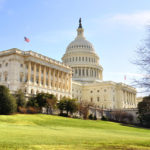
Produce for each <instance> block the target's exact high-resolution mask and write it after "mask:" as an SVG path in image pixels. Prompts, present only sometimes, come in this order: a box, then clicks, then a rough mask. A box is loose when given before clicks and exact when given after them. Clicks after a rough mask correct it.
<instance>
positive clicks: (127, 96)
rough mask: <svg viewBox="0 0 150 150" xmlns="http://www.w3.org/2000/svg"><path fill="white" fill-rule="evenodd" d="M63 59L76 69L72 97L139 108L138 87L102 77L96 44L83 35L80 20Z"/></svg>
mask: <svg viewBox="0 0 150 150" xmlns="http://www.w3.org/2000/svg"><path fill="white" fill-rule="evenodd" d="M62 61H63V62H64V63H66V64H67V65H69V66H70V67H71V68H72V70H73V78H72V80H73V82H72V97H73V98H76V99H78V100H79V101H80V100H84V101H90V102H93V103H94V104H95V105H96V106H97V107H98V108H103V109H128V108H136V107H137V103H136V90H135V88H133V87H131V86H128V85H125V84H123V83H115V82H112V81H103V68H102V66H101V65H100V64H99V57H98V55H97V54H96V52H95V50H94V47H93V45H92V44H91V43H90V42H89V41H87V40H86V39H85V37H84V29H83V28H82V25H81V22H80V24H79V28H78V29H77V37H76V38H75V40H74V41H72V42H71V43H70V44H69V45H68V47H67V49H66V53H65V54H64V55H63V57H62Z"/></svg>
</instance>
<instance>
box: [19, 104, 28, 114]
mask: <svg viewBox="0 0 150 150" xmlns="http://www.w3.org/2000/svg"><path fill="white" fill-rule="evenodd" d="M18 111H19V112H20V113H22V114H26V113H27V108H24V107H20V106H19V107H18Z"/></svg>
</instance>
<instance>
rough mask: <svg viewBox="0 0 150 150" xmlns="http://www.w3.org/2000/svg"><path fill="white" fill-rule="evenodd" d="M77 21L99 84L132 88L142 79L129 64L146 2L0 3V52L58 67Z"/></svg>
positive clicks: (146, 17) (148, 14) (140, 39)
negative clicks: (36, 57)
mask: <svg viewBox="0 0 150 150" xmlns="http://www.w3.org/2000/svg"><path fill="white" fill-rule="evenodd" d="M80 17H81V18H82V24H83V27H84V30H85V36H86V38H87V40H89V41H90V42H92V43H93V45H94V47H95V51H96V52H97V54H98V55H99V56H100V64H101V65H102V66H103V68H104V80H112V81H116V82H125V83H128V84H130V85H132V79H134V78H139V77H141V76H142V73H141V72H140V71H139V70H138V69H137V67H136V66H135V65H133V64H132V63H131V62H132V61H133V60H134V59H135V57H136V53H135V51H136V49H137V48H138V47H139V46H141V45H142V44H143V43H144V39H145V38H146V37H147V35H148V32H147V29H146V27H147V25H148V24H150V0H0V50H1V51H2V50H7V49H10V48H19V49H22V50H32V51H36V52H38V53H41V54H43V55H46V56H49V57H51V58H54V59H57V60H60V61H61V57H62V55H63V54H64V53H65V50H66V47H67V45H68V44H69V43H70V42H71V41H72V40H73V39H74V38H75V36H76V29H77V27H78V19H79V18H80ZM24 36H27V37H28V38H29V39H30V43H26V42H25V41H24V39H23V38H24ZM125 75H126V81H124V76H125Z"/></svg>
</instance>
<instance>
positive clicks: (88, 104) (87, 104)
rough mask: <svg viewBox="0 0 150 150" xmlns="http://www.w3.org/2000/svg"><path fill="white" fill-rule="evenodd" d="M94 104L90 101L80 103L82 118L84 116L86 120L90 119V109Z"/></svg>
mask: <svg viewBox="0 0 150 150" xmlns="http://www.w3.org/2000/svg"><path fill="white" fill-rule="evenodd" d="M93 106H94V103H92V102H88V101H80V103H79V108H78V109H79V114H80V116H83V118H84V119H87V118H88V114H89V109H90V107H93Z"/></svg>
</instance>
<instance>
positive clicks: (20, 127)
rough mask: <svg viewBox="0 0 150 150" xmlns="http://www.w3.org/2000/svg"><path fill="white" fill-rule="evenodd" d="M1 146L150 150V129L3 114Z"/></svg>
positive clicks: (46, 116) (87, 149)
mask: <svg viewBox="0 0 150 150" xmlns="http://www.w3.org/2000/svg"><path fill="white" fill-rule="evenodd" d="M0 149H2V150H6V149H16V150H18V149H19V150H22V149H27V150H30V149H31V150H32V149H35V150H36V149H37V150H41V149H42V150H48V149H50V150H116V149H117V150H118V149H120V150H150V130H148V129H141V128H134V127H127V126H122V125H120V124H118V123H113V122H105V121H90V120H80V119H70V118H64V117H58V116H50V115H42V114H39V115H11V116H4V115H1V116H0Z"/></svg>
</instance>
